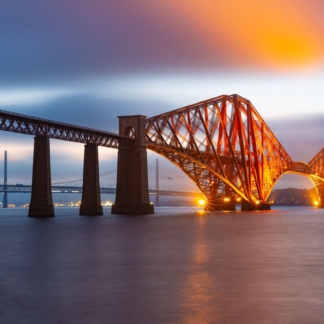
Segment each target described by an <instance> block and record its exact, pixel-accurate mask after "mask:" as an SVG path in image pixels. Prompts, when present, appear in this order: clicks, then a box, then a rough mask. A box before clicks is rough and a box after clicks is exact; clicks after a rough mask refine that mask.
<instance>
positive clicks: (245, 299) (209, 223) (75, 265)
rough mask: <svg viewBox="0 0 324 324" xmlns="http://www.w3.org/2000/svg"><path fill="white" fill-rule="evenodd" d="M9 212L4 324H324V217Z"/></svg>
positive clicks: (3, 227)
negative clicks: (45, 215) (51, 215)
mask: <svg viewBox="0 0 324 324" xmlns="http://www.w3.org/2000/svg"><path fill="white" fill-rule="evenodd" d="M104 213H105V215H104V216H100V217H92V218H91V217H84V216H82V217H81V216H78V209H73V208H71V209H68V208H66V209H63V208H62V209H56V217H54V218H49V219H34V218H28V217H27V210H26V209H7V210H5V209H1V210H0V323H1V324H7V323H10V324H11V323H23V324H25V323H26V324H29V323H30V324H38V323H61V324H64V323H123V324H124V323H140V324H141V323H144V324H145V323H186V324H187V323H224V324H225V323H226V324H231V323H235V324H240V323H244V324H245V323H249V324H253V323H257V324H260V323H261V324H262V323H269V324H270V323H271V324H274V323H278V324H285V323H294V324H295V323H302V324H312V323H323V322H324V319H323V318H324V210H319V209H312V208H307V207H299V208H292V207H291V208H286V209H281V210H272V211H264V212H240V211H237V212H213V213H204V212H198V211H197V210H195V209H190V208H174V209H171V208H162V207H161V208H156V214H155V215H150V216H140V217H137V216H116V215H110V209H108V208H107V209H105V210H104Z"/></svg>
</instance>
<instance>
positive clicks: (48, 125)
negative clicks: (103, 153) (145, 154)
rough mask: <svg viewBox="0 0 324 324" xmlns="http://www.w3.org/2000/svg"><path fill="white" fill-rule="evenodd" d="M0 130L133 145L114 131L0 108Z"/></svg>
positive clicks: (113, 145)
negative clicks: (80, 125)
mask: <svg viewBox="0 0 324 324" xmlns="http://www.w3.org/2000/svg"><path fill="white" fill-rule="evenodd" d="M0 130H3V131H9V132H14V133H21V134H28V135H35V136H48V137H49V138H54V139H59V140H64V141H70V142H76V143H84V144H96V145H99V146H105V147H111V148H123V149H128V148H130V147H132V146H133V142H134V140H133V139H130V138H128V137H125V136H120V135H117V134H114V133H109V132H104V131H100V130H96V129H92V128H87V127H79V126H76V125H71V124H65V123H60V122H56V121H52V120H48V119H42V118H37V117H30V116H26V115H22V114H16V113H12V112H8V111H4V110H0Z"/></svg>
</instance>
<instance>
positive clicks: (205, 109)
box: [0, 95, 324, 217]
mask: <svg viewBox="0 0 324 324" xmlns="http://www.w3.org/2000/svg"><path fill="white" fill-rule="evenodd" d="M0 130H3V131H10V132H16V133H22V134H28V135H34V136H35V138H34V159H33V177H32V194H31V203H30V207H29V216H36V217H37V216H38V217H46V216H54V207H53V202H52V193H51V172H50V145H49V139H50V138H53V139H60V140H65V141H72V142H77V143H83V144H85V150H84V170H83V191H82V201H81V206H80V215H101V214H102V207H101V205H100V201H101V199H100V188H99V167H98V146H105V147H111V148H116V149H118V167H117V191H116V200H115V204H114V205H113V206H112V211H111V212H112V213H115V214H149V213H154V206H153V205H152V204H151V203H150V201H149V191H148V176H147V153H146V150H147V149H150V150H152V151H155V152H156V153H158V154H160V155H162V156H164V157H165V158H167V159H168V160H170V161H171V162H172V163H174V164H176V165H177V166H178V167H179V168H180V169H181V170H183V172H185V173H186V174H187V175H188V176H189V177H190V178H191V179H192V180H193V181H194V182H195V183H196V185H197V186H198V188H199V189H200V190H201V191H202V193H203V194H204V196H205V197H206V199H207V205H206V209H207V210H234V209H235V205H236V204H237V203H240V204H241V209H242V210H263V209H270V204H269V203H267V198H268V196H269V194H270V192H271V190H272V188H273V187H274V185H275V183H276V182H277V181H278V179H279V178H280V177H281V176H282V175H284V174H287V173H294V174H299V175H303V176H307V177H308V178H309V179H310V180H311V181H312V182H313V183H314V186H315V188H316V190H317V193H318V201H319V207H321V208H324V167H323V165H324V148H323V149H322V150H321V151H320V152H318V153H317V154H316V155H315V156H314V157H313V158H312V159H311V160H310V161H309V162H308V163H305V162H297V161H293V160H292V159H291V157H290V156H289V154H288V153H287V152H286V150H285V149H284V148H283V146H282V145H281V143H280V142H279V140H278V139H277V138H276V136H275V135H274V134H273V133H272V131H271V129H270V128H269V127H268V126H267V124H266V123H265V121H264V120H263V119H262V117H261V116H260V114H259V113H258V112H257V110H256V109H255V107H254V106H253V105H252V104H251V102H250V101H249V100H247V99H245V98H243V97H241V96H239V95H231V96H228V95H222V96H219V97H216V98H212V99H209V100H205V101H202V102H199V103H196V104H193V105H190V106H186V107H183V108H180V109H176V110H173V111H170V112H167V113H164V114H161V115H158V116H155V117H151V118H146V117H145V116H141V115H135V116H121V117H119V134H118V135H117V134H113V133H109V132H104V131H100V130H96V129H91V128H86V127H79V126H76V125H71V124H65V123H60V122H55V121H51V120H46V119H41V118H36V117H30V116H25V115H21V114H16V113H11V112H7V111H3V110H0Z"/></svg>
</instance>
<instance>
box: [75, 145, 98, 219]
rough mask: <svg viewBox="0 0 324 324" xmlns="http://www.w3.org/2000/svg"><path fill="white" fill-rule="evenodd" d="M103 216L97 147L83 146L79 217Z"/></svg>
mask: <svg viewBox="0 0 324 324" xmlns="http://www.w3.org/2000/svg"><path fill="white" fill-rule="evenodd" d="M102 214H103V211H102V206H101V198H100V184H99V159H98V145H95V144H87V145H85V146H84V162H83V189H82V200H81V205H80V212H79V215H82V216H100V215H102Z"/></svg>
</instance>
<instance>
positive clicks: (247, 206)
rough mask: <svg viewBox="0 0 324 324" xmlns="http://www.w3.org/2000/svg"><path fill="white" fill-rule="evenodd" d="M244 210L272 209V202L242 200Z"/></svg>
mask: <svg viewBox="0 0 324 324" xmlns="http://www.w3.org/2000/svg"><path fill="white" fill-rule="evenodd" d="M241 210H242V211H251V210H271V204H268V203H259V204H254V203H249V202H247V201H242V204H241Z"/></svg>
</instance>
